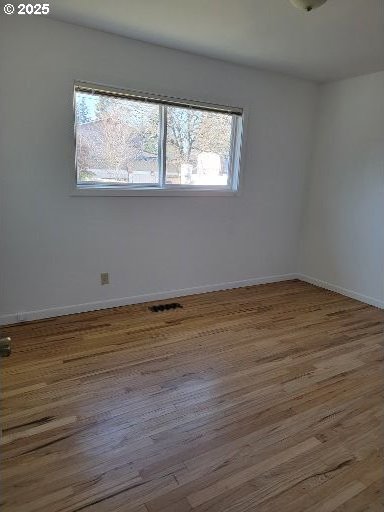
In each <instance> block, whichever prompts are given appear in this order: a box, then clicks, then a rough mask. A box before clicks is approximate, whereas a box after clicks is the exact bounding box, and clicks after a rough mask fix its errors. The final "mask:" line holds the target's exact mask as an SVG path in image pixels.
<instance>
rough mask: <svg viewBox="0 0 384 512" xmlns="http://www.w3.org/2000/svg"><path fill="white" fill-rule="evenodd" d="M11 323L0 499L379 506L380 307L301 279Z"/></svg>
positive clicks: (234, 507)
mask: <svg viewBox="0 0 384 512" xmlns="http://www.w3.org/2000/svg"><path fill="white" fill-rule="evenodd" d="M178 301H179V302H181V303H182V305H183V309H177V310H175V311H166V312H161V313H152V312H150V311H148V306H149V305H150V304H141V305H136V306H127V307H121V308H115V309H110V310H104V311H96V312H92V313H85V314H79V315H71V316H66V317H61V318H56V319H51V320H45V321H36V322H31V323H28V324H20V325H15V326H9V327H7V328H5V329H4V330H3V334H5V335H8V336H11V337H12V340H13V354H12V356H11V357H10V358H9V359H7V360H6V359H3V360H2V361H1V367H2V396H1V399H2V404H1V415H2V432H3V436H2V446H1V450H2V462H1V478H2V493H1V498H0V502H1V503H0V505H1V510H2V511H3V512H34V511H38V512H59V511H60V512H79V511H86V512H91V511H96V512H112V511H113V512H123V511H127V512H191V511H193V512H206V511H210V512H246V511H257V512H302V511H305V512H332V511H338V512H341V511H343V512H360V511H361V512H362V511H366V512H367V511H371V512H378V511H381V512H382V511H383V510H384V506H383V495H382V476H383V475H382V463H383V460H382V442H383V439H384V436H383V412H384V410H383V394H382V391H383V375H382V370H383V368H382V364H383V363H382V361H383V347H382V345H383V327H384V312H383V311H381V310H379V309H376V308H374V307H371V306H367V305H365V304H362V303H360V302H357V301H355V300H352V299H349V298H346V297H343V296H341V295H338V294H336V293H333V292H329V291H326V290H323V289H320V288H316V287H314V286H311V285H309V284H306V283H303V282H300V281H289V282H283V283H276V284H269V285H262V286H254V287H248V288H242V289H237V290H229V291H222V292H214V293H207V294H203V295H195V296H190V297H185V298H182V299H178Z"/></svg>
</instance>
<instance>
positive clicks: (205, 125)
mask: <svg viewBox="0 0 384 512" xmlns="http://www.w3.org/2000/svg"><path fill="white" fill-rule="evenodd" d="M231 130H232V116H231V115H230V114H222V113H216V112H207V111H203V110H196V109H192V108H180V107H171V106H169V107H167V166H166V169H167V170H166V180H165V182H166V184H173V185H179V184H180V185H198V186H204V185H209V186H212V185H213V186H215V185H216V186H226V185H228V184H229V164H230V152H231Z"/></svg>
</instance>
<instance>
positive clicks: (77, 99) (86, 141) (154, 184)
mask: <svg viewBox="0 0 384 512" xmlns="http://www.w3.org/2000/svg"><path fill="white" fill-rule="evenodd" d="M74 110H75V142H76V190H75V194H76V195H161V194H164V195H233V194H234V193H235V192H236V191H237V189H238V182H239V166H240V149H241V137H242V116H243V111H242V109H240V108H234V107H228V106H221V105H213V104H208V103H201V102H196V101H188V100H184V99H177V98H169V97H165V96H158V95H153V94H147V93H139V92H133V91H126V90H122V89H115V88H112V87H104V86H100V85H96V84H88V83H84V82H76V83H75V88H74Z"/></svg>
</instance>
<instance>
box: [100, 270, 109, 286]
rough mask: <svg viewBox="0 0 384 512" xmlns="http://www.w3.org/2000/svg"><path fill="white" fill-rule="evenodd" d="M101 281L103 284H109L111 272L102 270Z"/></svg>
mask: <svg viewBox="0 0 384 512" xmlns="http://www.w3.org/2000/svg"><path fill="white" fill-rule="evenodd" d="M100 283H101V284H109V274H108V272H102V273H101V274H100Z"/></svg>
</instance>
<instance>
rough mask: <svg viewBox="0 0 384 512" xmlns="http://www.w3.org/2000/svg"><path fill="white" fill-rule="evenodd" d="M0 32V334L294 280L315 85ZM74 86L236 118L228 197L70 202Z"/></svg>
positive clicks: (160, 53) (33, 22) (47, 26)
mask: <svg viewBox="0 0 384 512" xmlns="http://www.w3.org/2000/svg"><path fill="white" fill-rule="evenodd" d="M0 18H1V20H0V22H1V23H2V26H1V28H0V34H1V35H0V38H1V41H0V48H1V49H0V51H1V55H0V66H1V82H0V84H1V85H0V87H1V91H0V101H1V105H0V108H1V112H0V116H1V117H0V118H1V128H2V131H3V133H2V135H1V142H0V144H1V147H0V159H1V161H0V163H1V188H2V192H1V193H2V197H1V232H0V239H1V252H0V255H1V271H2V276H1V279H2V283H1V284H2V286H1V294H2V297H1V312H2V315H3V316H2V320H3V322H5V321H14V320H16V317H15V313H17V312H33V311H37V310H46V309H47V308H52V307H57V308H59V309H56V310H54V311H53V312H51V313H52V314H58V313H60V312H66V311H67V312H68V311H71V310H72V309H71V308H70V307H69V308H68V306H72V305H78V304H88V303H92V302H98V301H100V302H101V303H102V304H108V302H106V301H108V300H111V301H112V302H111V303H109V304H114V303H116V304H117V303H124V302H128V300H127V299H124V298H127V297H128V298H129V297H133V296H137V295H142V294H151V293H154V292H166V291H169V290H179V289H190V288H192V287H201V286H208V287H209V286H210V285H219V286H220V284H221V283H228V282H233V281H243V280H252V279H257V278H265V277H268V276H275V275H287V274H290V273H293V272H295V271H296V262H297V251H298V243H299V225H300V213H301V209H302V197H303V194H302V192H303V185H304V181H305V180H304V175H305V172H306V168H307V164H308V158H309V152H310V147H311V143H312V138H311V136H312V125H313V121H314V108H315V105H316V101H317V94H318V87H317V86H316V85H314V84H312V83H310V82H306V81H301V80H296V79H293V78H289V77H286V76H284V75H279V74H273V73H268V72H262V71H256V70H253V69H251V68H246V67H240V66H235V65H231V64H226V63H224V62H221V61H217V60H211V59H207V58H203V57H198V56H194V55H191V54H187V53H182V52H178V51H174V50H169V49H165V48H161V47H157V46H153V45H148V44H144V43H140V42H136V41H132V40H128V39H124V38H121V37H117V36H113V35H109V34H106V33H103V32H98V31H94V30H89V29H85V28H81V27H77V26H74V25H70V24H65V23H60V22H55V21H52V20H48V19H42V18H33V17H18V16H13V17H12V16H9V17H6V16H1V17H0ZM76 79H77V80H86V81H90V82H96V83H97V82H99V83H105V84H110V85H116V86H120V87H127V88H132V89H139V90H144V91H150V92H151V91H152V92H156V93H162V94H169V95H174V96H183V97H187V98H191V99H200V100H205V101H212V102H215V103H224V104H225V103H227V104H230V105H234V106H237V105H239V106H243V107H244V108H245V109H246V111H247V114H248V119H247V126H246V147H245V148H244V152H243V175H242V193H241V195H240V197H213V198H206V197H200V198H199V197H179V198H166V197H118V198H111V197H71V195H70V194H71V189H72V185H73V174H74V146H73V119H72V87H73V81H74V80H76ZM100 272H109V273H110V280H111V284H110V285H107V286H103V287H102V286H101V285H100V284H99V274H100ZM120 298H122V300H121V301H120V302H119V300H118V299H120ZM87 307H91V306H82V307H77V306H75V307H74V308H73V310H76V309H78V310H80V309H86V308H87ZM48 313H49V312H46V311H43V312H42V313H38V314H35V315H33V314H32V315H31V314H30V315H29V316H27V317H28V318H33V317H34V316H47V315H48Z"/></svg>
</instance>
